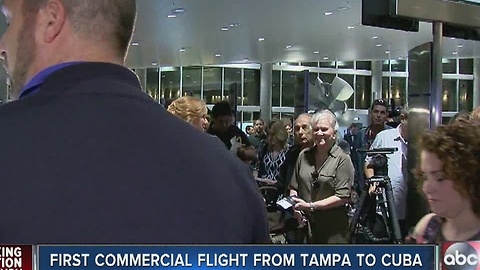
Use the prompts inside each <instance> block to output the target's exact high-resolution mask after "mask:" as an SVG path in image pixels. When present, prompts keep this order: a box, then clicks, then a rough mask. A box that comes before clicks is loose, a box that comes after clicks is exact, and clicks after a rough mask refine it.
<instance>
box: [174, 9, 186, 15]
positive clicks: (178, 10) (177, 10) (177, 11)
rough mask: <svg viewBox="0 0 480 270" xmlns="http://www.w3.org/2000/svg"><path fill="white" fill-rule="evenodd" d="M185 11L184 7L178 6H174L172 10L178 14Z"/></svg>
mask: <svg viewBox="0 0 480 270" xmlns="http://www.w3.org/2000/svg"><path fill="white" fill-rule="evenodd" d="M185 11H187V10H186V9H185V8H182V7H180V8H174V9H173V10H172V13H175V14H178V13H184V12H185Z"/></svg>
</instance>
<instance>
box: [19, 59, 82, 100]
mask: <svg viewBox="0 0 480 270" xmlns="http://www.w3.org/2000/svg"><path fill="white" fill-rule="evenodd" d="M79 63H82V62H66V63H61V64H57V65H54V66H51V67H48V68H46V69H44V70H42V71H40V72H39V73H37V75H35V76H34V77H33V78H32V79H31V80H30V81H29V82H28V83H27V84H25V86H24V87H23V89H22V91H21V92H20V97H19V99H21V98H24V97H26V96H28V95H30V94H32V93H34V92H36V91H38V90H39V89H40V86H41V85H42V84H43V82H45V80H46V79H47V77H48V76H50V75H51V74H52V73H54V72H55V71H57V70H60V69H62V68H64V67H68V66H71V65H75V64H79Z"/></svg>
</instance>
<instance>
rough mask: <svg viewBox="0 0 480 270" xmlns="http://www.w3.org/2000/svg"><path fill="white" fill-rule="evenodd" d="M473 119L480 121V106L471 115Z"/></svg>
mask: <svg viewBox="0 0 480 270" xmlns="http://www.w3.org/2000/svg"><path fill="white" fill-rule="evenodd" d="M470 116H471V118H473V119H480V106H478V107H476V108H475V109H474V110H473V111H472V113H471V115H470Z"/></svg>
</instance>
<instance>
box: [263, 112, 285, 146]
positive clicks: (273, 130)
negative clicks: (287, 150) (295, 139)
mask: <svg viewBox="0 0 480 270" xmlns="http://www.w3.org/2000/svg"><path fill="white" fill-rule="evenodd" d="M266 131H267V134H269V135H271V136H273V138H274V139H275V140H276V141H277V143H279V144H280V146H282V147H284V146H285V145H286V144H287V140H288V133H287V129H286V128H285V124H284V123H283V121H282V120H278V119H277V120H272V121H271V122H269V123H268V125H267V130H266Z"/></svg>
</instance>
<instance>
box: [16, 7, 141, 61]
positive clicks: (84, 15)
mask: <svg viewBox="0 0 480 270" xmlns="http://www.w3.org/2000/svg"><path fill="white" fill-rule="evenodd" d="M47 1H48V0H25V1H23V4H22V10H23V12H24V14H25V16H27V17H26V18H29V17H32V16H35V15H36V14H37V12H38V10H39V9H40V8H41V7H43V6H44V5H45V4H46V3H47ZM62 3H63V5H64V6H65V11H66V16H67V18H68V20H69V21H70V22H71V24H72V27H73V29H74V31H75V32H77V33H79V34H82V35H89V36H90V35H95V36H94V37H97V36H98V37H100V38H105V37H108V38H110V39H111V42H112V46H113V48H114V50H116V52H117V54H118V55H119V56H121V57H122V58H123V57H125V55H126V53H127V49H128V46H129V44H130V40H131V38H132V34H133V30H134V26H135V19H136V14H137V6H136V2H135V0H62ZM95 26H96V27H95ZM94 27H95V31H97V32H94V31H93V30H94ZM98 31H102V33H98Z"/></svg>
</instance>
